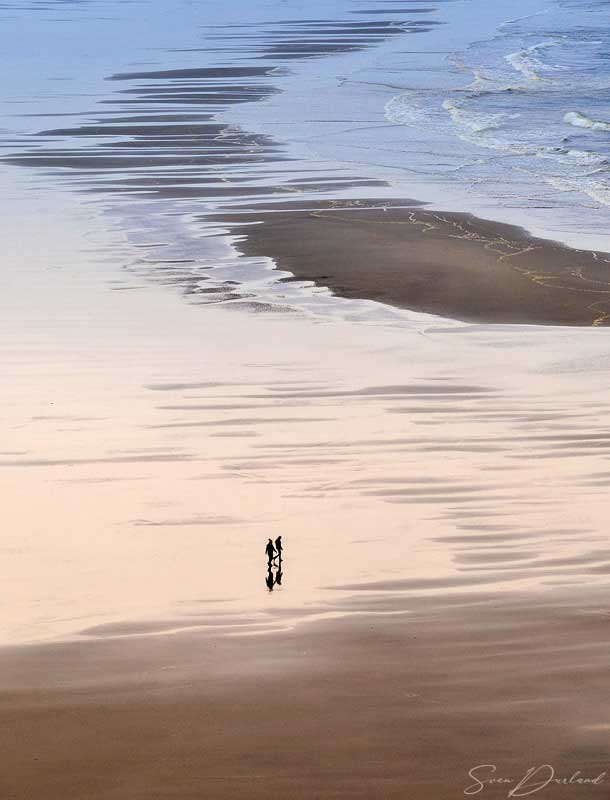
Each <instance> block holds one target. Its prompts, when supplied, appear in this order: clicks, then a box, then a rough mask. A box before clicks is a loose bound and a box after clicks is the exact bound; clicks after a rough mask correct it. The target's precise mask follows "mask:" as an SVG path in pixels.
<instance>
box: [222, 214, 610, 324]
mask: <svg viewBox="0 0 610 800" xmlns="http://www.w3.org/2000/svg"><path fill="white" fill-rule="evenodd" d="M380 205H381V204H380V202H379V201H377V202H372V203H371V202H370V201H355V202H352V203H350V202H349V201H347V202H343V203H325V202H320V203H318V204H317V207H314V208H312V206H311V204H310V207H309V209H297V210H293V209H294V205H288V204H286V205H284V206H282V205H281V204H276V205H275V206H274V207H271V208H267V210H265V209H264V208H262V209H261V210H257V211H255V212H253V213H251V214H250V215H248V214H243V215H240V214H236V215H234V216H233V217H231V216H229V218H228V219H229V220H231V219H232V220H233V222H234V223H235V224H237V223H238V222H256V223H258V224H255V225H250V226H248V227H247V228H245V229H241V228H239V227H237V228H236V230H237V232H239V233H242V232H244V231H245V232H247V239H246V240H245V241H243V242H242V243H241V244H240V249H241V251H242V252H243V253H244V254H245V255H247V256H269V257H271V258H273V260H274V261H275V263H276V265H277V267H278V268H280V269H284V270H287V271H289V272H291V273H293V275H294V276H295V277H296V278H298V279H305V280H311V281H315V283H317V284H319V285H323V286H328V287H330V288H331V289H332V290H333V291H334V292H335V293H336V294H338V295H341V296H342V297H350V298H354V297H357V298H366V299H370V300H377V301H379V302H381V303H387V304H390V305H394V306H398V307H400V308H408V309H412V310H416V311H424V312H428V313H431V314H438V315H440V316H443V317H452V318H454V319H460V320H466V321H477V322H495V323H533V324H557V325H607V324H608V321H609V315H610V282H609V280H608V264H609V263H610V256H608V254H604V253H601V254H597V253H591V252H589V251H580V250H573V249H570V248H569V247H566V246H564V245H561V244H558V243H554V242H551V241H547V240H542V239H535V238H533V237H531V236H528V235H527V233H526V232H525V231H523V230H522V229H520V228H516V227H514V226H510V225H504V224H500V223H496V222H487V221H485V220H481V219H477V218H475V217H473V216H471V215H467V214H457V213H441V212H436V211H429V210H425V209H422V208H416V207H412V208H409V207H398V208H396V207H393V206H394V204H393V203H392V202H391V201H389V202H388V204H387V206H386V207H382V208H380V207H379V206H380ZM403 205H404V203H403ZM223 219H225V220H226V219H227V216H226V215H223Z"/></svg>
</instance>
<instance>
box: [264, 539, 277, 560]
mask: <svg viewBox="0 0 610 800" xmlns="http://www.w3.org/2000/svg"><path fill="white" fill-rule="evenodd" d="M265 553H267V563H268V564H269V566H271V564H272V563H273V559H274V558H275V547H274V546H273V542H272V541H271V539H269V541H268V542H267V547H265Z"/></svg>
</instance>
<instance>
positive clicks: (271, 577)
mask: <svg viewBox="0 0 610 800" xmlns="http://www.w3.org/2000/svg"><path fill="white" fill-rule="evenodd" d="M265 583H266V584H267V589H269V591H270V592H272V591H273V586H274V584H275V577H274V575H273V572H272V571H271V567H269V571H268V572H267V577H266V578H265Z"/></svg>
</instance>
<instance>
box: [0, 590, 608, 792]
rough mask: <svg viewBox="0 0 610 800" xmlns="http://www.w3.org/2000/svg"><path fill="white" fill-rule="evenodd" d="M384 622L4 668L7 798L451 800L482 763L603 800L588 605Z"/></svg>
mask: <svg viewBox="0 0 610 800" xmlns="http://www.w3.org/2000/svg"><path fill="white" fill-rule="evenodd" d="M354 607H355V608H357V607H358V604H357V601H354ZM382 608H383V610H385V611H386V612H388V613H387V615H386V616H383V615H382V616H381V617H378V616H372V617H367V616H364V617H361V618H358V617H351V618H350V617H346V618H345V619H343V620H340V621H339V622H337V621H327V622H317V623H312V624H310V625H308V626H306V627H304V628H303V627H301V628H299V629H298V631H286V632H284V633H282V635H281V636H277V635H276V636H274V637H272V638H269V636H262V637H261V636H254V637H245V638H244V637H240V636H239V635H238V636H237V637H233V638H231V637H229V638H227V637H226V636H225V637H218V636H216V635H214V633H213V632H212V631H209V632H207V633H205V634H202V633H183V634H179V635H174V636H167V635H164V634H163V630H164V625H160V626H159V635H158V636H153V637H144V638H139V639H138V638H135V639H134V638H131V639H130V638H127V639H124V638H119V639H109V640H108V639H106V638H104V639H101V640H99V641H93V642H91V641H90V642H85V643H77V644H64V645H57V646H46V647H45V646H42V647H36V648H25V649H19V648H16V649H13V650H9V651H5V652H4V654H3V662H4V670H3V679H2V685H1V688H2V690H3V691H2V698H3V701H2V705H3V718H4V720H5V724H6V725H8V726H9V727H10V730H11V732H12V735H11V737H10V739H7V741H6V743H5V758H7V759H8V761H9V763H11V770H10V773H9V774H8V775H5V777H4V779H3V782H4V785H5V787H6V790H7V791H8V794H9V796H15V797H26V796H27V797H45V798H47V799H48V800H64V799H65V798H67V797H84V796H86V797H88V798H91V800H98V798H99V800H101V799H102V798H104V799H105V800H107V799H109V798H117V800H118V798H126V797H130V798H132V797H133V798H135V797H142V798H144V797H146V798H181V799H182V800H188V799H189V798H193V800H195V798H197V799H199V798H200V797H201V796H202V792H204V793H205V794H206V795H207V796H210V797H218V798H221V797H222V798H223V800H225V798H226V799H227V800H231V799H232V798H235V799H236V800H237V799H241V798H248V799H249V800H250V799H251V798H259V797H260V798H262V797H268V796H269V793H270V790H271V788H272V792H273V794H274V795H275V796H279V797H290V798H295V799H297V800H298V799H299V798H303V800H305V798H307V800H309V799H310V798H311V797H324V798H330V797H333V798H346V799H347V798H362V800H365V799H366V800H370V798H377V797H384V798H396V800H399V799H400V800H403V798H404V797H405V796H408V797H413V798H417V800H445V799H446V800H449V799H450V798H452V799H453V798H455V797H460V796H463V792H464V790H465V789H466V788H467V787H475V788H476V787H477V785H478V784H477V781H476V779H474V778H472V777H469V775H468V772H469V771H470V770H471V769H472V768H474V767H476V766H477V765H484V764H489V765H495V766H496V769H497V771H496V773H495V776H496V777H499V776H502V777H505V778H507V779H508V780H511V781H512V785H515V784H516V783H518V781H519V780H520V779H521V778H522V777H523V776H524V775H525V773H526V772H527V770H528V769H529V768H531V767H532V766H539V765H540V766H541V771H540V773H539V775H538V780H540V781H542V780H545V779H547V778H548V777H550V769H551V768H552V770H553V771H554V774H555V776H556V777H557V778H569V777H570V776H571V775H573V774H574V773H576V772H577V771H580V775H581V777H583V778H586V779H588V781H589V782H590V781H592V780H595V779H597V784H592V783H589V784H588V785H585V786H578V787H575V786H574V785H572V786H568V787H562V786H559V785H550V787H549V788H548V789H547V790H546V791H544V792H542V795H543V796H548V797H552V798H564V797H565V798H569V797H573V796H574V795H575V792H577V794H576V796H578V797H587V798H589V797H600V798H601V797H605V796H606V794H607V786H608V780H609V779H608V775H607V774H606V775H605V776H604V775H603V773H604V772H606V771H607V767H608V761H609V759H610V750H609V748H608V740H607V728H608V723H607V716H606V714H605V708H606V682H605V675H606V664H607V661H608V658H609V657H610V645H609V643H608V639H607V636H606V628H607V618H606V613H605V612H603V611H602V610H601V609H600V608H598V606H597V603H596V601H595V599H591V600H589V602H588V603H583V605H582V607H580V608H578V607H574V606H573V605H572V604H571V603H570V604H569V605H567V606H566V605H565V604H564V603H563V602H562V600H561V598H556V601H555V602H554V603H553V602H547V603H546V604H545V605H542V606H541V605H540V604H539V603H538V602H534V601H533V598H532V597H521V598H513V599H512V600H511V601H509V602H506V603H502V604H501V605H497V604H496V602H495V601H494V597H493V595H490V596H489V597H488V598H485V597H482V598H480V599H479V601H478V602H475V603H473V602H470V603H468V601H467V600H466V599H462V600H461V601H460V599H459V598H458V599H457V600H456V602H455V604H454V605H453V606H451V605H449V606H448V605H446V604H443V603H442V602H440V601H436V602H432V603H431V602H426V603H425V604H423V603H421V602H420V603H418V602H414V603H412V604H405V602H404V601H401V600H399V599H397V598H393V599H392V600H391V602H390V603H386V604H384V606H383V607H382ZM401 611H408V613H407V614H406V615H405V614H403V613H398V614H396V613H394V614H392V612H401ZM600 612H601V613H600ZM277 622H278V625H279V626H281V625H282V620H281V617H280V618H278V620H277ZM165 627H167V625H166V626H165ZM147 631H148V629H147V627H146V626H145V627H143V628H142V632H144V633H145V632H147ZM137 632H138V629H137V627H132V628H131V629H129V630H127V632H126V633H127V636H128V637H129V634H130V633H131V634H133V633H137ZM107 635H112V631H111V630H109V631H108V632H107V633H106V634H105V636H107ZM115 635H118V636H121V635H125V631H123V629H121V628H120V627H117V630H116V632H115ZM549 659H552V664H553V667H552V669H550V668H549V666H548V664H549ZM58 730H60V731H61V736H57V735H56V734H57V731H58ZM33 762H34V768H32V765H33ZM544 764H547V765H549V767H547V768H542V765H544ZM60 766H61V768H59V767H60ZM600 775H601V776H602V777H601V778H600V777H599V776H600ZM475 776H477V777H479V778H481V779H484V778H490V777H493V776H494V773H493V772H492V771H491V769H490V768H481V769H479V770H477V771H475ZM509 788H511V787H510V785H509V786H507V785H506V784H500V785H495V786H494V785H490V786H486V787H485V791H484V793H483V796H485V797H488V798H493V799H494V800H495V799H496V798H504V797H506V794H507V791H508V789H509Z"/></svg>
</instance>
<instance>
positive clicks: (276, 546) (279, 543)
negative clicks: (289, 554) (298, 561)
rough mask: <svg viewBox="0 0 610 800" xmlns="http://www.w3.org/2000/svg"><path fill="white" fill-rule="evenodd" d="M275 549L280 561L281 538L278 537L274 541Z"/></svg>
mask: <svg viewBox="0 0 610 800" xmlns="http://www.w3.org/2000/svg"><path fill="white" fill-rule="evenodd" d="M275 549H276V550H277V554H278V558H279V559H280V561H281V560H282V537H281V536H278V537H277V539H276V540H275Z"/></svg>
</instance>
